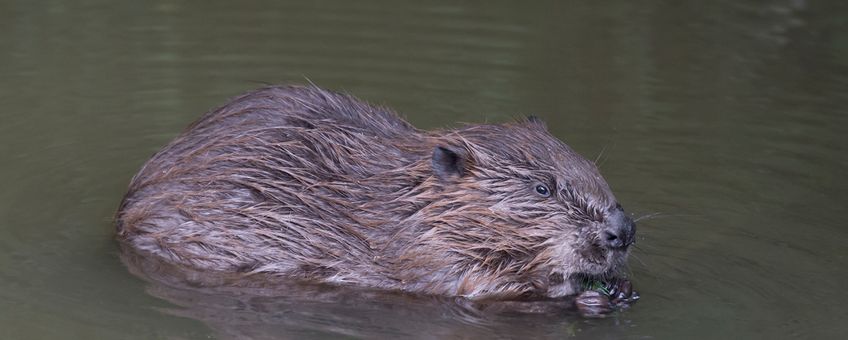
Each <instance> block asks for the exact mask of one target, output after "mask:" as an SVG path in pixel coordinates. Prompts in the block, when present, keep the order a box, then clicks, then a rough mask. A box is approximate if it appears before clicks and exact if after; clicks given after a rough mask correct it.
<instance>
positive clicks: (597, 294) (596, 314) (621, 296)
mask: <svg viewBox="0 0 848 340" xmlns="http://www.w3.org/2000/svg"><path fill="white" fill-rule="evenodd" d="M638 299H639V293H636V291H634V290H633V285H632V284H631V283H630V280H626V279H615V280H612V281H609V282H607V283H606V284H605V285H604V286H603V287H602V288H600V289H590V290H587V291H585V292H583V293H580V295H577V298H575V300H574V304H575V305H576V306H577V311H578V312H580V315H583V316H584V317H590V318H602V317H605V316H607V315H608V314H610V313H612V312H614V311H616V310H619V309H624V308H627V307H629V306H630V304H632V303H633V302H636V300H638Z"/></svg>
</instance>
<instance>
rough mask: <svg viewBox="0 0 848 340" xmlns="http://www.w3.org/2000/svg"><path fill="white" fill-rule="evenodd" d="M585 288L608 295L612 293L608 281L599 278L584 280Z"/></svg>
mask: <svg viewBox="0 0 848 340" xmlns="http://www.w3.org/2000/svg"><path fill="white" fill-rule="evenodd" d="M583 289H584V290H594V291H596V292H598V293H601V294H604V295H606V296H609V295H610V290H609V288H608V285H607V283H606V282H604V281H601V280H598V279H592V278H587V279H585V280H584V281H583Z"/></svg>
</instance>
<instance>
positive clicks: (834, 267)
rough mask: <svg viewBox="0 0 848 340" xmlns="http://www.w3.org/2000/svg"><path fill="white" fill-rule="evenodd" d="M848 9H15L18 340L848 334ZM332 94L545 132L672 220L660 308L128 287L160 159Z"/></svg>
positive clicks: (1, 195) (660, 271)
mask: <svg viewBox="0 0 848 340" xmlns="http://www.w3.org/2000/svg"><path fill="white" fill-rule="evenodd" d="M846 10H848V8H846V5H845V4H844V3H843V2H841V1H803V0H783V1H781V0H773V1H768V0H763V1H753V2H748V3H746V4H740V2H738V1H713V2H709V3H706V2H686V3H684V2H661V1H647V2H638V3H636V2H631V1H620V2H615V3H612V2H604V3H603V4H590V3H586V2H562V1H542V2H533V3H530V4H523V5H520V6H519V5H515V4H511V3H508V2H481V3H471V2H460V3H457V2H447V1H446V2H433V1H419V2H415V3H410V4H404V5H400V4H397V3H395V2H389V1H356V2H350V1H317V2H301V1H291V2H283V1H273V2H271V1H268V2H259V1H240V2H231V1H147V2H141V1H135V2H133V1H101V0H97V1H74V2H63V1H2V2H0V51H2V52H0V104H2V109H0V162H2V166H0V188H2V190H0V338H10V339H23V338H141V339H148V338H208V337H212V338H242V337H253V338H275V337H289V338H335V337H338V336H345V337H354V338H356V337H364V338H394V337H416V338H434V337H469V338H488V337H491V336H493V335H495V336H500V337H514V338H520V337H528V336H534V337H539V338H567V337H578V338H582V337H587V338H660V339H665V338H683V337H685V338H692V337H704V338H729V337H736V338H770V337H781V338H782V337H803V338H817V337H826V338H837V337H839V336H842V335H844V334H845V333H846V331H848V326H846V324H845V322H844V320H846V319H848V312H846V310H845V308H844V306H845V304H846V303H848V293H846V291H845V290H843V289H844V287H845V285H846V283H848V274H846V273H848V268H846V263H848V247H846V245H845V240H846V239H848V230H846V228H845V223H844V222H843V221H844V217H843V216H842V215H841V214H842V213H844V210H845V207H846V203H848V200H846V198H848V197H846V192H848V181H846V180H845V174H846V172H847V171H848V158H846V157H845V154H846V152H848V139H846V135H848V115H846V112H845V111H846V108H848V11H846ZM309 81H311V82H314V83H317V84H319V85H321V86H323V87H327V88H331V89H336V90H342V91H346V92H349V93H352V94H355V95H357V96H359V97H361V98H364V99H367V100H369V101H371V102H374V103H378V104H385V105H389V106H391V107H393V108H395V109H396V110H397V111H398V112H400V113H401V115H402V116H404V117H405V118H407V119H408V120H409V121H411V122H412V123H413V124H415V125H416V126H418V127H420V128H428V129H430V128H437V127H444V126H451V125H455V124H457V123H458V122H486V121H489V122H502V121H507V120H510V119H512V118H514V117H517V116H521V115H524V114H533V115H536V116H539V117H541V118H542V119H544V120H545V121H547V123H548V126H549V128H550V130H551V132H552V133H554V134H555V135H556V136H558V137H559V138H561V139H563V140H565V141H566V142H567V143H568V144H570V145H571V146H572V147H574V148H575V149H576V150H578V151H579V152H581V153H582V154H583V155H585V156H586V157H588V158H591V159H596V158H597V159H598V163H599V164H601V170H602V172H603V173H604V175H605V177H606V178H607V180H608V181H609V182H610V184H611V185H612V187H613V189H614V191H615V192H616V195H617V196H618V198H619V199H620V201H622V202H623V204H624V205H625V207H626V208H627V209H628V210H629V211H631V212H634V213H635V214H637V216H641V215H651V216H653V217H652V218H648V219H644V220H642V221H640V223H639V237H638V241H637V248H636V249H635V251H634V256H633V257H632V259H631V277H632V279H633V282H634V285H635V286H636V288H637V289H638V290H639V292H640V293H641V295H642V300H641V301H640V302H639V303H637V304H636V305H635V306H634V307H633V308H632V309H630V310H627V311H625V312H622V313H619V314H617V315H614V316H613V317H611V318H607V319H603V320H585V319H581V318H577V317H575V316H573V315H569V314H567V313H562V314H549V315H536V316H526V315H524V316H522V315H499V316H493V317H489V318H483V319H482V320H481V319H479V318H472V317H468V316H467V315H462V314H457V310H456V308H453V307H451V302H449V301H431V300H428V299H420V298H415V297H405V296H401V297H390V296H380V295H379V294H377V295H369V294H371V293H357V292H346V293H343V294H335V295H334V294H329V295H332V296H333V298H332V299H321V298H316V299H315V300H314V301H312V302H310V300H309V299H294V298H293V299H270V298H267V297H262V296H239V295H237V294H231V295H226V294H212V293H208V292H202V291H193V292H186V291H178V290H177V291H175V290H169V289H167V288H166V287H161V286H157V285H151V284H148V283H146V282H144V281H142V280H140V279H138V278H137V277H135V276H133V275H132V274H130V273H129V272H128V271H127V269H126V267H124V265H123V264H122V263H121V262H120V261H119V259H118V251H117V247H116V245H115V242H114V241H113V230H114V226H113V224H112V221H111V218H112V215H113V213H114V210H115V209H116V207H117V205H118V203H119V201H120V198H121V195H122V194H123V192H124V190H125V188H126V185H127V183H128V182H129V179H130V178H131V177H132V175H133V174H134V173H135V171H137V169H138V167H139V166H140V165H141V164H142V163H143V162H144V161H145V160H146V159H147V158H148V157H149V156H150V155H151V154H152V153H153V152H155V151H156V150H158V148H160V147H161V146H162V145H164V144H165V143H167V142H168V141H169V140H170V139H171V138H173V137H174V136H176V134H178V133H179V132H180V131H181V130H182V129H183V128H184V127H185V126H186V125H187V124H188V123H190V122H191V121H192V120H194V119H195V118H197V117H198V116H199V115H200V114H202V113H203V112H205V111H206V110H208V109H209V108H212V107H214V106H217V105H220V104H222V103H223V102H224V101H225V100H226V99H227V98H230V97H232V96H234V95H236V94H238V93H240V92H242V91H246V90H249V89H252V88H255V87H258V86H261V85H262V84H265V83H306V82H309ZM315 294H316V296H328V295H327V293H325V292H321V291H319V292H315ZM322 294H323V295H322Z"/></svg>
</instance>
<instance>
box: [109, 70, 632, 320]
mask: <svg viewBox="0 0 848 340" xmlns="http://www.w3.org/2000/svg"><path fill="white" fill-rule="evenodd" d="M116 224H117V239H118V241H119V243H120V244H121V247H122V249H124V250H126V251H132V252H135V253H138V254H141V256H143V257H149V258H155V259H156V261H160V262H162V263H168V264H170V265H173V266H176V267H177V268H184V269H185V270H186V271H191V272H193V273H200V274H199V275H203V273H227V274H231V275H230V276H229V277H231V278H232V279H231V280H227V281H226V282H223V283H221V284H226V285H239V284H243V283H245V282H249V281H250V280H251V278H257V277H261V278H262V279H261V280H260V281H266V282H268V281H275V280H295V281H302V282H314V283H326V284H334V285H356V286H363V287H372V288H378V289H388V290H395V291H402V292H412V293H420V294H429V295H439V296H459V297H466V298H469V299H472V300H522V299H539V298H558V297H563V296H573V295H576V294H580V295H579V296H578V298H577V305H578V307H580V309H581V310H587V311H589V312H590V313H591V312H592V311H596V312H597V311H600V312H607V311H610V310H611V309H612V308H611V307H613V306H616V305H618V304H621V303H623V302H631V301H632V300H633V299H634V298H635V297H636V296H637V295H636V294H635V293H633V292H632V290H631V289H630V282H629V281H628V280H626V279H625V278H624V275H623V269H624V268H625V265H626V260H627V256H628V253H629V251H630V249H631V247H630V246H631V245H632V244H633V243H634V240H635V232H636V225H635V223H634V221H633V220H632V219H631V218H630V217H629V216H628V215H627V214H626V213H625V212H624V210H623V209H622V207H621V205H620V204H619V203H618V201H617V200H616V198H615V196H614V195H613V193H612V191H611V190H610V188H609V186H608V184H607V183H606V181H605V180H604V179H603V177H601V175H600V173H599V171H598V169H597V168H596V166H595V165H594V164H593V163H592V162H590V161H588V160H586V159H585V158H583V157H581V156H580V155H579V154H577V153H576V152H575V151H573V150H572V149H571V148H570V147H568V146H567V145H566V144H565V143H563V142H561V141H560V140H558V139H557V138H555V137H553V136H552V135H551V134H550V133H549V132H548V131H547V127H546V125H545V123H544V122H542V121H541V120H540V119H538V118H533V117H529V118H526V119H519V120H516V121H514V122H509V123H503V124H479V125H463V126H461V127H458V128H453V129H442V130H435V131H423V130H419V129H417V128H415V127H413V126H412V125H410V124H409V123H407V122H406V121H404V120H403V119H401V118H400V117H399V116H398V115H397V114H396V113H394V112H393V111H391V110H390V109H387V108H383V107H378V106H373V105H370V104H367V103H365V102H363V101H360V100H358V99H356V98H354V97H352V96H349V95H346V94H342V93H336V92H332V91H328V90H324V89H321V88H318V87H317V86H314V85H310V86H269V87H264V88H261V89H258V90H254V91H251V92H248V93H246V94H243V95H241V96H238V97H236V98H234V99H232V100H231V101H230V102H229V103H227V104H225V105H224V106H222V107H220V108H218V109H215V110H212V111H210V112H208V113H207V114H205V115H204V116H202V117H201V118H200V119H198V120H197V121H195V122H194V123H192V124H191V125H190V126H189V127H188V128H187V129H186V130H185V131H184V132H183V133H182V134H181V135H180V136H178V137H177V138H176V139H175V140H174V141H172V142H171V143H170V144H168V145H167V146H166V147H164V148H163V149H162V150H161V151H159V152H158V153H156V154H155V155H154V156H153V157H152V158H151V159H150V160H148V161H147V162H146V163H145V164H144V165H143V167H142V168H141V170H140V171H139V172H138V174H137V175H136V176H135V177H134V178H133V179H132V181H131V183H130V186H129V190H128V192H127V194H126V195H125V197H124V199H123V201H122V203H121V205H120V208H119V210H118V213H117V215H116ZM591 280H601V281H602V282H609V283H611V284H610V287H611V288H612V290H613V291H615V292H617V293H616V294H613V296H608V295H599V294H597V293H596V292H595V291H593V290H587V288H586V282H589V281H591ZM608 288H609V287H608ZM616 295H617V296H616ZM581 297H585V298H582V299H581Z"/></svg>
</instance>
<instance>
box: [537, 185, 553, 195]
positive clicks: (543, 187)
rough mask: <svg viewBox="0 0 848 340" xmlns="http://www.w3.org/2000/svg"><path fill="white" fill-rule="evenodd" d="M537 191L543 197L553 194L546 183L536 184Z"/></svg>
mask: <svg viewBox="0 0 848 340" xmlns="http://www.w3.org/2000/svg"><path fill="white" fill-rule="evenodd" d="M536 193H537V194H539V195H540V196H542V197H548V196H550V195H551V190H550V189H548V186H547V185H544V184H536Z"/></svg>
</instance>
